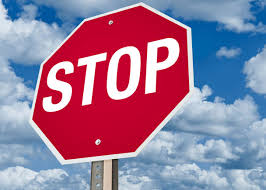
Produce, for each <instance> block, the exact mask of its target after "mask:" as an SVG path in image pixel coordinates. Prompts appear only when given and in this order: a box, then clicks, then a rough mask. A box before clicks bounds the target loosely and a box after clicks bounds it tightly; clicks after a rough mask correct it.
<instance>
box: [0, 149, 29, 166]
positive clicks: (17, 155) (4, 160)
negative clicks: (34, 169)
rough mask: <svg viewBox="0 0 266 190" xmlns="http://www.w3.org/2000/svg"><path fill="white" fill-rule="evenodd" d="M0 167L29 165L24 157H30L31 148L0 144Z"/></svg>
mask: <svg viewBox="0 0 266 190" xmlns="http://www.w3.org/2000/svg"><path fill="white" fill-rule="evenodd" d="M0 152H1V154H0V165H1V166H5V167H6V166H9V165H25V164H28V163H29V160H27V159H26V158H25V157H27V156H29V155H32V154H33V152H34V150H33V148H32V146H29V145H21V144H0Z"/></svg>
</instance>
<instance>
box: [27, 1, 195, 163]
mask: <svg viewBox="0 0 266 190" xmlns="http://www.w3.org/2000/svg"><path fill="white" fill-rule="evenodd" d="M138 6H142V7H144V8H146V9H148V10H150V11H152V12H154V13H156V14H158V15H160V16H162V17H163V18H165V19H167V20H168V21H171V22H173V23H175V24H177V25H179V26H181V27H183V28H185V29H186V30H187V47H188V71H189V93H188V94H187V95H186V96H185V97H184V98H183V100H182V101H181V102H180V103H179V104H178V105H177V106H176V107H175V108H174V109H173V110H172V111H171V112H170V113H169V114H168V116H167V117H166V118H165V119H164V120H163V121H162V122H161V123H160V124H159V126H158V127H157V128H156V129H155V130H154V131H153V132H152V133H151V134H150V136H149V137H148V138H147V139H146V140H145V141H144V142H143V143H142V144H141V145H140V146H139V147H138V149H137V150H136V151H135V152H130V153H122V154H112V155H106V156H96V157H87V158H77V159H68V160H66V159H64V158H63V156H62V155H61V154H60V153H59V152H58V150H57V149H56V148H55V146H54V145H53V144H52V143H51V142H50V141H49V139H48V138H47V137H46V136H45V134H44V133H43V132H42V131H41V130H40V128H39V127H38V126H37V124H36V123H35V122H34V121H33V112H34V107H35V102H36V98H37V92H38V88H39V84H40V79H41V74H42V69H43V65H44V63H45V62H47V61H48V60H49V59H50V58H51V56H52V55H53V54H54V53H55V52H56V51H57V50H58V49H59V48H60V47H61V46H62V45H63V44H64V43H65V42H66V41H67V40H68V39H69V38H70V37H71V36H72V35H73V34H74V33H75V32H76V30H77V29H78V28H79V27H80V26H81V25H82V24H83V23H84V22H86V21H89V20H93V19H96V18H99V17H102V16H106V15H110V14H113V13H117V12H121V11H124V10H128V9H131V8H134V7H138ZM193 89H194V75H193V56H192V36H191V28H190V27H188V26H186V25H184V24H183V23H181V22H178V21H177V20H175V19H173V18H171V17H169V16H167V15H166V14H164V13H161V12H160V11H158V10H156V9H154V8H152V7H150V6H148V5H146V4H144V3H137V4H134V5H131V6H128V7H124V8H121V9H117V10H115V11H111V12H107V13H104V14H100V15H97V16H94V17H91V18H87V19H84V20H83V21H82V22H81V23H80V24H79V25H78V26H77V27H76V28H75V29H74V30H73V31H72V32H71V33H70V34H69V35H68V37H67V38H66V39H65V40H64V41H63V42H62V43H61V44H60V45H59V46H58V47H57V48H56V49H55V50H54V51H53V53H52V54H51V55H50V56H48V57H47V58H46V59H45V60H44V61H43V62H42V64H41V66H40V71H39V75H38V81H37V84H36V89H35V94H34V99H33V103H32V108H31V115H30V121H29V122H30V124H31V126H32V127H33V129H34V130H35V131H36V132H37V133H38V135H39V136H40V137H41V139H42V140H43V141H44V143H45V144H46V146H47V147H48V148H49V149H50V150H51V152H52V153H53V154H54V155H55V157H56V158H57V159H58V161H59V162H60V163H61V164H74V163H82V162H91V161H100V160H109V159H119V158H128V157H135V156H137V155H138V154H139V153H140V151H141V150H142V149H143V148H144V147H145V146H146V145H147V144H148V143H149V142H150V140H151V139H152V138H153V137H154V136H155V135H156V134H157V133H158V132H159V131H160V130H161V129H162V128H163V126H165V125H166V124H167V122H168V121H169V120H170V119H171V118H172V117H173V116H174V115H175V114H176V112H177V111H178V110H179V109H180V108H181V106H183V104H184V103H185V102H187V100H188V99H189V97H190V96H191V94H192V92H193Z"/></svg>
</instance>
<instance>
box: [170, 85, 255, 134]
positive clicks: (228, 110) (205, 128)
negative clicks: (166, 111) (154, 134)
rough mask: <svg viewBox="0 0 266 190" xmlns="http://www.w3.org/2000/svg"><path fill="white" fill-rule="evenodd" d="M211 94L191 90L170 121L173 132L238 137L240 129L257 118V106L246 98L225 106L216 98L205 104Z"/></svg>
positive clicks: (207, 90) (249, 98)
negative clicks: (188, 98)
mask: <svg viewBox="0 0 266 190" xmlns="http://www.w3.org/2000/svg"><path fill="white" fill-rule="evenodd" d="M211 94H212V91H211V89H210V88H209V87H208V86H204V87H203V88H202V90H200V89H198V88H195V91H194V93H193V95H192V97H191V98H190V100H189V103H187V104H186V105H185V106H184V107H183V108H182V109H181V110H180V111H179V112H178V113H177V114H176V116H175V118H174V119H172V120H171V125H172V127H173V128H174V129H177V130H180V131H185V132H192V133H197V134H205V135H212V136H218V137H227V138H238V137H240V136H241V135H242V132H241V131H242V130H243V129H245V128H247V127H248V126H250V125H251V124H252V123H253V122H255V121H257V120H258V119H259V114H258V112H257V105H256V104H255V103H254V101H253V99H252V98H251V97H250V96H246V97H245V98H244V99H237V100H235V101H234V103H233V104H226V103H225V102H223V99H222V98H220V97H216V98H215V100H214V102H211V101H207V98H208V97H209V96H210V95H211Z"/></svg>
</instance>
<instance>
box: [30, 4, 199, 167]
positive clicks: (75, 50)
mask: <svg viewBox="0 0 266 190" xmlns="http://www.w3.org/2000/svg"><path fill="white" fill-rule="evenodd" d="M44 40H45V39H44ZM193 86H194V83H193V65H192V45H191V30H190V28H189V27H187V26H185V25H184V24H181V23H179V22H178V21H176V20H174V19H172V18H170V17H168V16H166V15H164V14H162V13H160V12H159V11H157V10H155V9H153V8H151V7H148V6H147V5H145V4H143V3H140V4H136V5H133V6H130V7H126V8H123V9H119V10H116V11H113V12H110V13H107V14H103V15H100V16H97V17H93V18H89V19H85V20H84V21H83V22H82V23H81V24H80V25H79V26H78V27H77V28H76V29H75V30H74V31H73V32H72V33H71V34H70V35H69V36H68V37H67V38H66V40H65V41H64V42H63V43H62V44H61V45H60V46H59V47H58V48H57V49H56V50H55V51H54V52H53V53H52V54H51V55H50V56H49V57H48V58H47V59H46V60H45V61H44V62H43V63H42V65H41V69H40V73H39V78H38V83H37V88H36V91H35V97H34V103H33V106H32V116H31V119H30V123H31V125H32V126H33V128H34V129H35V130H36V132H37V133H38V134H39V135H40V137H41V138H42V139H43V141H44V142H45V143H46V145H47V146H48V147H49V149H50V150H51V151H52V152H53V153H54V155H55V156H56V157H57V159H58V160H59V161H60V162H61V163H62V164H67V163H78V162H86V161H95V160H104V159H115V158H124V157H131V156H136V155H137V154H138V153H139V152H140V151H141V149H142V148H143V147H144V146H145V145H146V144H147V143H148V141H150V140H151V139H152V138H153V137H154V136H155V134H156V133H157V132H158V131H159V130H160V129H161V128H162V127H163V126H164V125H165V124H166V123H167V122H168V121H169V120H170V118H171V117H172V116H173V115H174V114H175V112H176V111H177V110H178V109H179V108H180V106H181V105H182V104H183V102H184V101H185V99H187V98H188V95H189V94H190V93H191V91H192V89H193Z"/></svg>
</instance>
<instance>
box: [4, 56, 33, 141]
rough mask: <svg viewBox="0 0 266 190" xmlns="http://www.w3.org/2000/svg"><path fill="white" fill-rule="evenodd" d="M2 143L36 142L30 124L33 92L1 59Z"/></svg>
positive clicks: (7, 63)
mask: <svg viewBox="0 0 266 190" xmlns="http://www.w3.org/2000/svg"><path fill="white" fill-rule="evenodd" d="M0 89H1V90H0V143H20V142H23V141H24V142H25V141H30V140H36V139H37V138H36V137H37V135H36V134H35V133H34V131H33V130H32V128H30V126H29V124H28V120H29V115H30V102H31V100H32V97H33V90H32V89H30V88H28V87H27V86H25V84H24V81H23V79H21V78H19V77H17V76H16V74H15V73H14V71H13V70H12V68H11V67H10V66H9V62H8V61H6V60H5V59H3V58H1V57H0Z"/></svg>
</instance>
